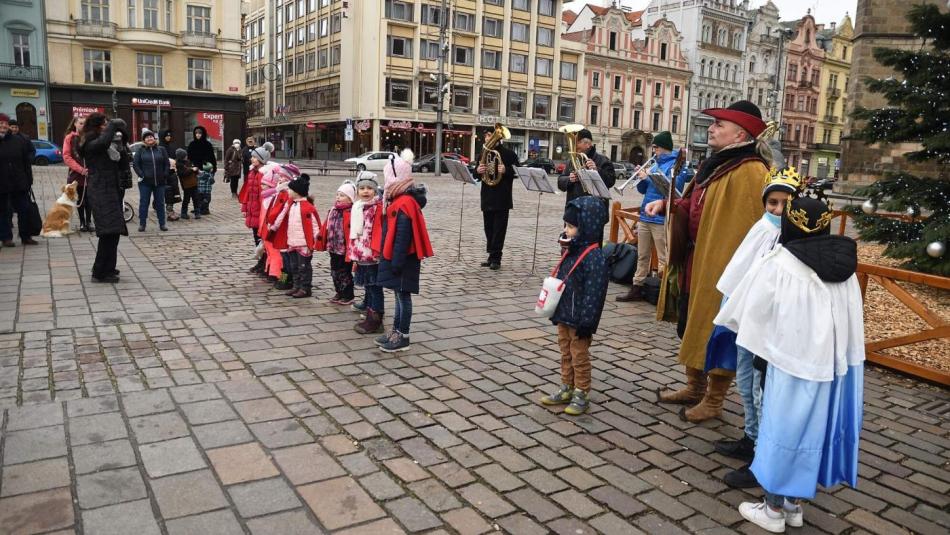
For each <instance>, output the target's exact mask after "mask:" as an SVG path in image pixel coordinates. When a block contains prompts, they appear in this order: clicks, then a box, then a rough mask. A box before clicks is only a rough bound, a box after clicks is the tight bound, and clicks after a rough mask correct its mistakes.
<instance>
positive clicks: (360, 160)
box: [345, 151, 399, 171]
mask: <svg viewBox="0 0 950 535" xmlns="http://www.w3.org/2000/svg"><path fill="white" fill-rule="evenodd" d="M390 156H396V157H398V156H399V155H398V154H396V153H395V152H385V151H380V152H364V153H363V154H360V155H359V156H357V157H355V158H347V159H346V160H345V161H347V162H350V163H354V164H356V170H357V171H382V170H383V168H384V167H386V162H388V161H389V157H390Z"/></svg>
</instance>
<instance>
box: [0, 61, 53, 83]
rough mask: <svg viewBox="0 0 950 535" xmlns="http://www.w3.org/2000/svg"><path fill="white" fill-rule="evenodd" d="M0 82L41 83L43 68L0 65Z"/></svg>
mask: <svg viewBox="0 0 950 535" xmlns="http://www.w3.org/2000/svg"><path fill="white" fill-rule="evenodd" d="M0 80H14V81H17V82H42V81H43V67H42V66H40V65H30V66H23V65H17V64H15V63H0Z"/></svg>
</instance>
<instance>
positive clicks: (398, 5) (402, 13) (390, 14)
mask: <svg viewBox="0 0 950 535" xmlns="http://www.w3.org/2000/svg"><path fill="white" fill-rule="evenodd" d="M386 18H388V19H393V20H405V21H412V4H408V3H406V2H394V1H393V0H386Z"/></svg>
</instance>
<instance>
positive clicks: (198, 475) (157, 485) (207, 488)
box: [150, 470, 228, 519]
mask: <svg viewBox="0 0 950 535" xmlns="http://www.w3.org/2000/svg"><path fill="white" fill-rule="evenodd" d="M150 484H151V485H152V492H153V493H154V494H155V501H157V502H158V507H159V509H160V510H161V512H162V516H163V517H164V518H166V519H170V518H178V517H182V516H188V515H193V514H195V513H203V512H205V511H211V510H214V509H219V508H221V507H227V506H228V501H227V499H225V497H224V493H223V492H221V487H220V485H218V482H217V481H216V480H215V479H214V475H213V474H212V473H211V471H210V470H198V471H195V472H189V473H187V474H180V475H174V476H168V477H163V478H160V479H153V480H151V481H150Z"/></svg>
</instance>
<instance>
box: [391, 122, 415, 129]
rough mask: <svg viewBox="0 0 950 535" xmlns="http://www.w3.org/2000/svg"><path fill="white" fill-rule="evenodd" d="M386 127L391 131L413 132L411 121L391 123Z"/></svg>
mask: <svg viewBox="0 0 950 535" xmlns="http://www.w3.org/2000/svg"><path fill="white" fill-rule="evenodd" d="M386 127H387V128H389V129H391V130H412V123H411V122H409V121H389V124H388V125H386Z"/></svg>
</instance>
